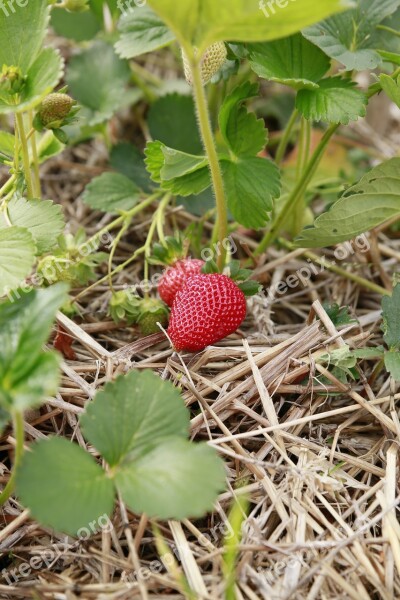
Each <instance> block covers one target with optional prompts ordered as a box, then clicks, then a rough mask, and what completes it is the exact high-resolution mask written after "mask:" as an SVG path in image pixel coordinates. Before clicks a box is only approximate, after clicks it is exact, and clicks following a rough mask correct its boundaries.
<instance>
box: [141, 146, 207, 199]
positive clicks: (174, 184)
mask: <svg viewBox="0 0 400 600" xmlns="http://www.w3.org/2000/svg"><path fill="white" fill-rule="evenodd" d="M145 154H146V160H145V163H146V167H147V170H148V171H149V173H150V176H151V178H152V180H153V181H155V182H156V183H159V184H161V187H162V188H163V189H165V190H170V191H171V192H173V193H174V194H177V195H180V196H189V195H191V194H199V193H200V192H202V191H203V190H205V189H207V188H208V187H209V186H210V185H211V179H210V173H209V170H208V164H207V160H206V158H205V157H204V156H194V155H192V154H186V153H185V152H178V151H177V150H174V149H172V148H168V147H167V146H165V145H164V144H162V143H161V142H150V143H148V144H147V146H146V150H145Z"/></svg>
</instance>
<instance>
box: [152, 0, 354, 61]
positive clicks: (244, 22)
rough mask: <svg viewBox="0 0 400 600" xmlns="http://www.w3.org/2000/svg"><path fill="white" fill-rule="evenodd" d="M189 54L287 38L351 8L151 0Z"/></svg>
mask: <svg viewBox="0 0 400 600" xmlns="http://www.w3.org/2000/svg"><path fill="white" fill-rule="evenodd" d="M148 4H149V5H150V6H151V7H152V8H153V9H154V10H155V12H156V13H157V14H158V15H159V16H160V17H161V19H162V20H163V21H164V22H165V23H166V24H167V25H168V27H169V28H170V29H171V30H172V31H173V32H174V33H175V35H176V37H177V38H178V40H179V42H180V43H181V44H182V45H183V46H184V47H185V49H186V50H189V51H190V50H191V47H192V46H196V47H198V48H199V50H200V52H203V51H204V50H205V49H206V48H207V46H209V45H210V44H212V43H213V42H217V41H221V40H222V41H223V40H232V41H233V40H235V41H238V42H240V41H241V42H262V41H265V40H273V39H277V38H281V37H285V36H287V35H290V34H292V33H295V32H297V31H300V30H301V29H302V28H303V27H306V26H307V25H310V24H311V23H316V22H318V21H320V20H321V19H324V18H326V17H328V16H329V15H332V14H334V13H336V12H338V11H340V10H343V9H345V8H346V7H348V6H349V4H348V2H346V1H340V0H319V1H318V2H317V3H316V2H315V0H301V1H297V2H293V1H292V2H289V0H288V2H286V1H285V2H281V4H282V5H283V4H284V6H282V7H281V8H280V7H279V6H278V5H276V4H275V3H274V2H270V3H268V2H263V3H262V4H261V5H260V3H259V0H250V1H249V0H220V1H219V2H215V0H180V1H179V2H176V0H149V2H148Z"/></svg>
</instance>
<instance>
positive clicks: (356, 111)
mask: <svg viewBox="0 0 400 600" xmlns="http://www.w3.org/2000/svg"><path fill="white" fill-rule="evenodd" d="M366 103H367V99H366V96H365V94H364V93H362V92H361V91H360V90H357V89H355V84H354V83H353V82H352V81H349V80H346V79H341V78H340V77H328V78H326V79H322V80H321V81H320V82H319V85H318V88H316V89H302V90H300V91H299V92H298V94H297V98H296V106H297V108H298V109H299V111H300V113H301V114H302V115H303V116H304V117H305V118H306V119H308V120H313V121H325V122H327V123H342V124H344V125H347V124H348V123H349V121H356V120H357V119H358V118H359V117H364V116H365V113H366V108H365V106H366Z"/></svg>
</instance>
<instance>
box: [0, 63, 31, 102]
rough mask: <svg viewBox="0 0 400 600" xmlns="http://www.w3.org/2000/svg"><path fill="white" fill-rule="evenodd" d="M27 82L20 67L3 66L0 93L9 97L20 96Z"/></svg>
mask: <svg viewBox="0 0 400 600" xmlns="http://www.w3.org/2000/svg"><path fill="white" fill-rule="evenodd" d="M25 82H26V77H24V76H23V75H22V71H21V69H20V68H19V67H8V66H7V65H3V68H2V69H1V72H0V93H1V92H3V93H6V94H9V95H14V94H19V93H20V92H21V91H22V88H23V87H24V85H25Z"/></svg>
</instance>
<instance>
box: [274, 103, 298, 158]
mask: <svg viewBox="0 0 400 600" xmlns="http://www.w3.org/2000/svg"><path fill="white" fill-rule="evenodd" d="M298 114H299V111H298V110H297V108H295V109H294V111H293V112H292V115H291V117H290V119H289V121H288V123H287V125H286V128H285V131H284V132H283V135H282V137H281V139H280V142H279V146H278V149H277V151H276V156H275V162H276V164H277V165H280V164H281V163H282V161H283V159H284V157H285V154H286V150H287V147H288V145H289V142H290V138H291V136H292V132H293V128H294V126H295V124H296V120H297V117H298Z"/></svg>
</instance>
